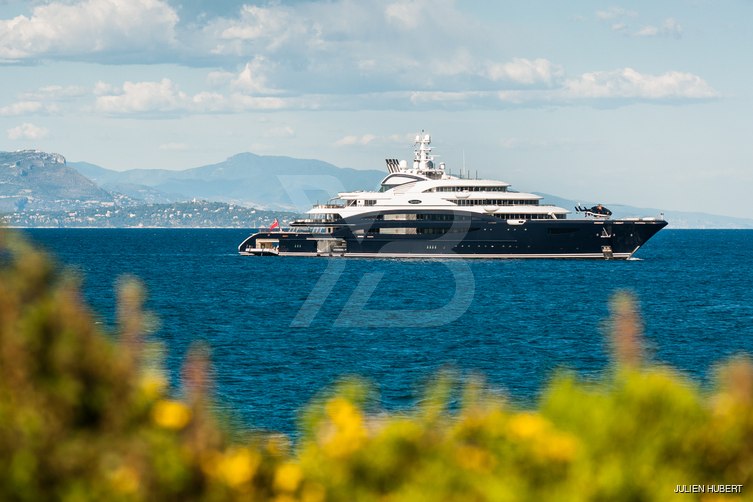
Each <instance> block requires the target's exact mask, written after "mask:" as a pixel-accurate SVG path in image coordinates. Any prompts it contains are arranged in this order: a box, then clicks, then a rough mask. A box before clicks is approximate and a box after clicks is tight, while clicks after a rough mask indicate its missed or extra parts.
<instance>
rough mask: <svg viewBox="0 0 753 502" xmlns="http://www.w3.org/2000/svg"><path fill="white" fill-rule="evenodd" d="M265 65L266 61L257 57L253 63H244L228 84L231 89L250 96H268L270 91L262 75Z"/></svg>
mask: <svg viewBox="0 0 753 502" xmlns="http://www.w3.org/2000/svg"><path fill="white" fill-rule="evenodd" d="M266 63H267V61H266V59H265V58H264V57H261V56H257V57H255V58H254V60H253V61H250V62H248V63H246V66H245V67H244V68H243V70H241V72H240V73H239V74H238V76H237V77H236V78H234V79H232V81H231V82H230V85H231V87H232V88H233V89H236V90H238V91H242V92H248V93H252V94H268V93H270V92H272V91H271V89H269V88H268V87H267V79H266V77H265V75H264V73H263V68H264V66H265V64H266Z"/></svg>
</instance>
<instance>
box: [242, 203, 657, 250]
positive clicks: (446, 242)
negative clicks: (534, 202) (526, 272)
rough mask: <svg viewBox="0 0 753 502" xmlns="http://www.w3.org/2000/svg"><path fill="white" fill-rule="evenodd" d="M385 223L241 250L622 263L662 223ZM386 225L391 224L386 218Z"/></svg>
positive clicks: (478, 219)
mask: <svg viewBox="0 0 753 502" xmlns="http://www.w3.org/2000/svg"><path fill="white" fill-rule="evenodd" d="M446 214H447V213H440V212H437V213H434V214H433V215H427V214H425V213H424V214H422V215H421V216H424V217H425V219H407V220H405V219H402V220H391V219H384V218H385V213H379V215H377V214H372V215H362V216H360V217H358V218H357V219H351V220H342V221H340V222H336V223H332V226H331V227H328V232H327V233H312V232H260V233H257V234H254V235H252V236H251V237H249V238H248V239H246V241H244V242H243V243H242V244H241V245H240V246H239V251H241V252H244V250H247V249H252V248H255V247H256V242H257V241H258V240H259V239H262V240H267V241H269V240H276V241H277V244H276V247H277V251H278V252H279V254H280V255H282V256H284V255H310V256H353V257H400V258H411V257H415V258H427V257H428V258H432V257H437V258H600V259H627V258H630V257H631V256H632V255H633V253H635V252H636V251H637V250H638V248H640V247H641V246H642V245H643V244H645V243H646V241H648V240H649V239H650V238H651V237H652V236H653V235H654V234H656V232H658V231H659V230H661V229H662V228H664V227H665V226H666V225H667V222H666V221H664V220H656V219H644V220H639V219H622V220H593V219H587V220H586V219H583V220H555V219H541V220H504V219H499V218H495V217H494V216H488V215H479V214H474V213H464V214H463V213H455V214H454V215H453V214H452V213H450V218H451V219H449V220H448V219H446V216H445V215H446ZM387 218H389V217H388V216H387Z"/></svg>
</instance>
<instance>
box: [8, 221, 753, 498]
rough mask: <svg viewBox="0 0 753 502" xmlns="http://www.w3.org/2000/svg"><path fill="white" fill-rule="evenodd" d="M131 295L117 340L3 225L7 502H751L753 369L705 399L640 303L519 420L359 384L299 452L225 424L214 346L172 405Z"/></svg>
mask: <svg viewBox="0 0 753 502" xmlns="http://www.w3.org/2000/svg"><path fill="white" fill-rule="evenodd" d="M119 298H120V300H119V333H118V335H117V336H108V335H107V334H105V333H102V332H101V331H100V330H99V328H98V325H97V324H96V323H95V322H94V319H93V317H92V314H91V312H90V311H89V310H88V309H87V307H86V305H85V304H84V303H83V302H82V300H81V295H80V292H79V285H78V283H77V281H76V279H75V277H72V276H70V275H67V274H65V273H60V272H59V271H58V270H57V268H56V267H55V266H53V265H52V264H51V262H50V261H49V260H48V258H46V257H45V256H44V255H43V254H42V253H40V252H39V251H37V250H35V249H34V248H33V247H31V246H30V245H29V244H27V243H25V242H24V241H23V240H22V239H20V238H19V237H18V236H17V235H16V234H12V233H8V232H4V231H0V500H29V501H47V500H72V501H73V500H75V501H79V500H80V501H86V500H277V501H279V502H282V501H292V500H301V501H307V502H315V501H325V500H333V501H352V500H358V501H372V500H374V501H377V500H379V501H399V500H406V501H414V500H417V501H421V500H427V501H428V500H474V501H475V500H479V501H483V500H493V501H504V500H511V501H512V500H626V501H628V500H629V501H633V500H669V499H675V498H676V497H677V495H676V494H675V489H676V487H677V485H696V484H697V485H704V486H706V485H710V484H713V485H720V484H721V485H743V488H742V493H738V494H708V493H706V494H703V495H700V497H701V499H703V500H717V499H723V500H733V499H735V498H739V499H747V500H750V499H753V496H751V493H753V479H752V477H753V365H751V362H750V361H748V360H747V359H744V358H740V359H736V360H733V361H730V362H729V363H727V364H726V365H724V366H723V367H721V368H720V369H719V370H718V378H717V383H716V386H715V388H714V390H712V391H705V392H704V391H701V390H700V389H699V388H697V386H696V385H695V384H694V383H692V382H691V381H689V380H686V379H685V378H683V377H682V376H680V375H678V374H676V373H674V372H673V371H672V370H671V369H669V368H664V367H659V366H656V365H647V364H645V362H644V360H643V355H642V354H643V349H642V346H641V340H642V333H641V323H640V319H639V315H638V312H637V309H636V306H635V302H634V300H633V298H632V297H631V296H629V295H627V294H618V295H617V296H616V297H615V298H614V299H613V300H612V305H611V306H612V317H611V322H610V327H611V328H610V329H611V333H610V336H611V342H612V347H613V355H614V363H613V366H612V367H611V368H610V369H609V371H607V372H606V374H605V376H604V377H603V378H602V379H601V380H600V381H598V382H589V383H583V382H580V381H579V380H578V379H577V378H576V376H575V375H572V374H567V373H563V374H560V375H559V376H558V377H557V378H555V379H554V381H552V382H551V383H550V385H548V387H547V389H546V390H545V393H544V396H543V397H542V400H541V403H540V405H539V407H538V409H536V410H521V409H516V408H515V407H513V406H511V405H510V404H508V403H506V402H505V400H504V399H502V398H500V397H499V395H498V394H495V393H494V392H491V391H489V390H488V389H487V388H486V387H485V385H484V384H483V383H482V382H479V381H471V382H466V383H464V384H462V385H461V384H460V383H459V382H458V381H457V379H456V378H454V377H453V375H452V374H451V373H443V374H440V375H439V376H438V378H437V379H436V381H435V383H434V384H433V385H431V386H430V387H429V388H428V389H427V391H426V394H425V396H424V398H423V399H422V400H420V401H419V404H418V405H417V406H416V408H415V409H414V410H412V411H409V412H405V413H393V414H388V413H383V412H379V411H378V410H379V408H378V402H377V398H376V396H375V395H374V393H373V391H372V390H371V389H370V387H369V386H368V385H367V384H365V383H363V382H360V381H358V380H355V379H353V380H349V381H346V382H343V383H342V384H341V385H339V386H337V387H336V388H335V389H332V390H331V391H330V392H327V393H325V394H322V396H321V397H320V398H319V399H317V400H316V401H315V402H314V403H312V404H311V405H310V406H309V408H308V409H307V410H306V411H305V413H304V415H303V420H302V425H301V429H302V434H301V438H300V440H299V441H298V444H297V445H296V447H295V448H293V447H292V446H291V445H290V443H289V441H288V440H287V439H286V438H285V437H284V436H281V435H273V434H267V435H262V434H251V433H248V434H240V435H239V434H238V433H233V434H232V435H231V434H229V433H228V432H227V431H226V428H225V427H223V426H222V424H221V423H219V421H218V420H217V419H216V418H214V417H213V416H212V414H211V413H210V412H209V411H208V410H209V409H210V406H209V404H210V402H209V401H210V396H209V390H208V389H209V382H208V381H207V375H208V370H207V368H208V364H209V360H208V356H207V351H206V350H204V349H197V350H194V351H193V352H192V353H191V354H190V355H189V357H188V360H187V362H186V363H185V367H184V371H183V382H184V387H185V388H184V389H183V392H182V393H181V395H182V396H183V398H182V399H176V398H175V397H173V396H171V395H170V393H169V392H168V388H167V384H166V378H165V375H164V374H163V373H162V372H161V369H160V367H161V364H160V350H159V346H157V345H155V344H153V343H151V342H149V341H148V340H147V339H146V338H145V337H144V335H143V333H144V330H145V326H146V324H148V321H149V317H148V316H147V315H145V314H144V311H143V308H142V305H143V300H144V295H143V291H142V289H141V287H140V286H139V284H138V283H137V282H135V281H133V280H126V281H123V283H122V284H121V285H120V297H119ZM458 394H460V395H461V398H460V404H459V406H453V407H452V409H451V407H450V406H449V403H450V402H452V399H451V398H452V397H453V396H456V395H458ZM690 497H691V498H690V499H692V497H693V496H690ZM696 497H698V495H696Z"/></svg>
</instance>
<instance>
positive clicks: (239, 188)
mask: <svg viewBox="0 0 753 502" xmlns="http://www.w3.org/2000/svg"><path fill="white" fill-rule="evenodd" d="M385 174H386V173H385V172H383V171H378V170H356V169H348V168H339V167H336V166H334V165H332V164H329V163H327V162H323V161H319V160H311V159H295V158H291V157H282V156H263V155H255V154H252V153H241V154H238V155H234V156H233V157H230V158H228V159H227V160H225V161H223V162H219V163H216V164H211V165H206V166H201V167H195V168H192V169H186V170H183V171H171V170H166V169H132V170H129V171H113V170H110V169H106V168H104V167H100V166H97V165H94V164H90V163H87V162H66V160H65V158H64V157H63V156H61V155H58V154H54V153H45V152H40V151H36V150H24V151H17V152H0V213H15V212H22V213H25V214H18V215H16V216H15V217H16V218H18V223H17V224H18V225H21V226H23V225H26V224H28V223H23V222H25V221H27V220H28V222H31V221H32V220H33V221H36V220H39V219H40V218H41V219H42V220H45V218H47V217H48V216H49V217H50V218H52V216H51V214H52V213H53V212H61V211H62V212H66V211H69V212H75V211H79V210H86V211H88V210H89V209H96V208H104V210H103V211H94V212H93V213H92V215H89V214H88V212H84V213H81V212H78V213H75V214H74V215H73V216H71V215H70V214H68V215H67V216H66V215H63V216H59V215H57V216H55V217H54V218H53V219H57V221H59V224H61V225H67V223H66V222H67V220H66V218H68V219H71V218H72V219H73V220H75V221H77V222H78V220H81V222H85V223H86V224H91V225H97V224H99V222H100V220H102V219H103V218H104V220H102V221H105V220H106V221H107V222H108V225H111V224H114V223H113V222H114V221H115V219H116V216H108V213H111V215H117V214H120V213H118V212H117V211H115V210H114V209H113V210H112V211H110V210H109V209H111V208H113V207H116V208H117V207H129V208H133V207H137V206H139V205H145V204H152V205H154V204H158V205H160V204H161V205H163V206H164V209H161V210H160V211H164V213H165V214H168V215H169V214H174V215H178V214H179V213H178V211H179V209H180V208H178V206H179V205H180V204H182V203H186V202H189V201H197V202H198V201H202V200H203V201H213V202H218V203H224V204H225V206H223V209H221V210H220V211H219V212H218V213H217V214H218V215H219V214H220V213H222V214H225V213H228V214H230V213H232V211H233V210H232V208H233V207H234V206H244V207H251V208H257V209H260V210H264V209H267V210H272V211H294V212H299V213H300V212H304V211H306V210H308V209H309V208H310V207H311V204H312V203H315V202H317V201H318V202H326V201H327V200H328V199H329V198H330V197H331V196H333V195H335V194H336V193H337V192H341V191H346V190H363V189H371V188H374V187H376V186H377V185H378V183H379V181H381V179H382V178H383V177H384V176H385ZM539 195H541V196H543V197H544V200H543V201H542V203H545V204H546V203H548V204H555V205H558V206H561V207H565V208H567V209H570V210H573V208H574V206H576V205H578V204H581V205H586V206H591V205H594V202H589V201H587V200H580V201H574V200H569V199H564V198H561V197H557V196H554V195H549V194H539ZM600 202H603V203H604V204H605V205H606V206H607V207H609V208H610V209H611V210H612V211H613V214H614V217H632V216H659V215H660V214H662V213H663V214H664V217H665V218H666V219H667V221H669V224H670V228H750V229H753V220H751V219H746V218H732V217H727V216H718V215H711V214H706V213H698V212H682V211H670V210H666V209H664V210H662V209H651V208H648V209H647V208H639V207H634V206H627V205H621V204H613V203H610V202H609V201H600ZM170 205H172V206H173V207H172V209H171V208H170V207H169V206H170ZM173 210H174V211H173ZM180 211H181V212H180V214H181V215H183V214H186V210H185V208H183V209H180ZM43 213H44V214H43ZM66 214H67V213H66ZM128 214H129V215H130V214H134V215H140V214H141V213H140V212H139V211H130V210H129V211H128ZM150 214H151V213H150ZM213 214H214V213H213ZM238 214H240V213H237V212H236V213H235V215H238ZM267 216H269V215H267ZM134 217H136V216H134ZM181 217H182V216H181ZM29 218H31V219H29ZM129 218H131V217H130V216H129ZM139 218H140V217H139ZM186 218H188V217H186ZM223 218H224V216H223ZM247 218H248V217H247V216H246V215H244V216H243V217H242V218H240V219H241V220H246V219H247ZM48 219H49V218H48ZM214 220H217V221H215V222H214V223H212V224H216V225H220V224H222V225H226V224H227V223H226V222H225V221H224V220H222V218H220V217H219V216H217V218H214ZM214 220H212V221H214ZM220 220H221V221H220ZM14 221H15V220H14ZM40 221H41V220H40ZM45 221H47V220H45ZM145 221H146V220H145ZM81 222H79V223H81ZM131 223H133V224H135V225H138V222H135V221H134V222H131V221H129V224H131ZM186 223H187V224H188V223H190V222H186ZM50 224H53V225H57V224H55V223H54V222H53V223H50ZM144 224H145V225H146V224H150V225H152V224H157V223H156V222H152V221H151V220H149V221H146V223H144ZM241 225H242V223H241Z"/></svg>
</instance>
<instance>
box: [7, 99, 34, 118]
mask: <svg viewBox="0 0 753 502" xmlns="http://www.w3.org/2000/svg"><path fill="white" fill-rule="evenodd" d="M42 106H43V105H42V103H40V102H39V101H19V102H18V103H13V104H12V105H8V106H3V107H2V108H0V117H16V116H19V115H26V114H29V113H35V112H38V111H40V110H41V109H42Z"/></svg>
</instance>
